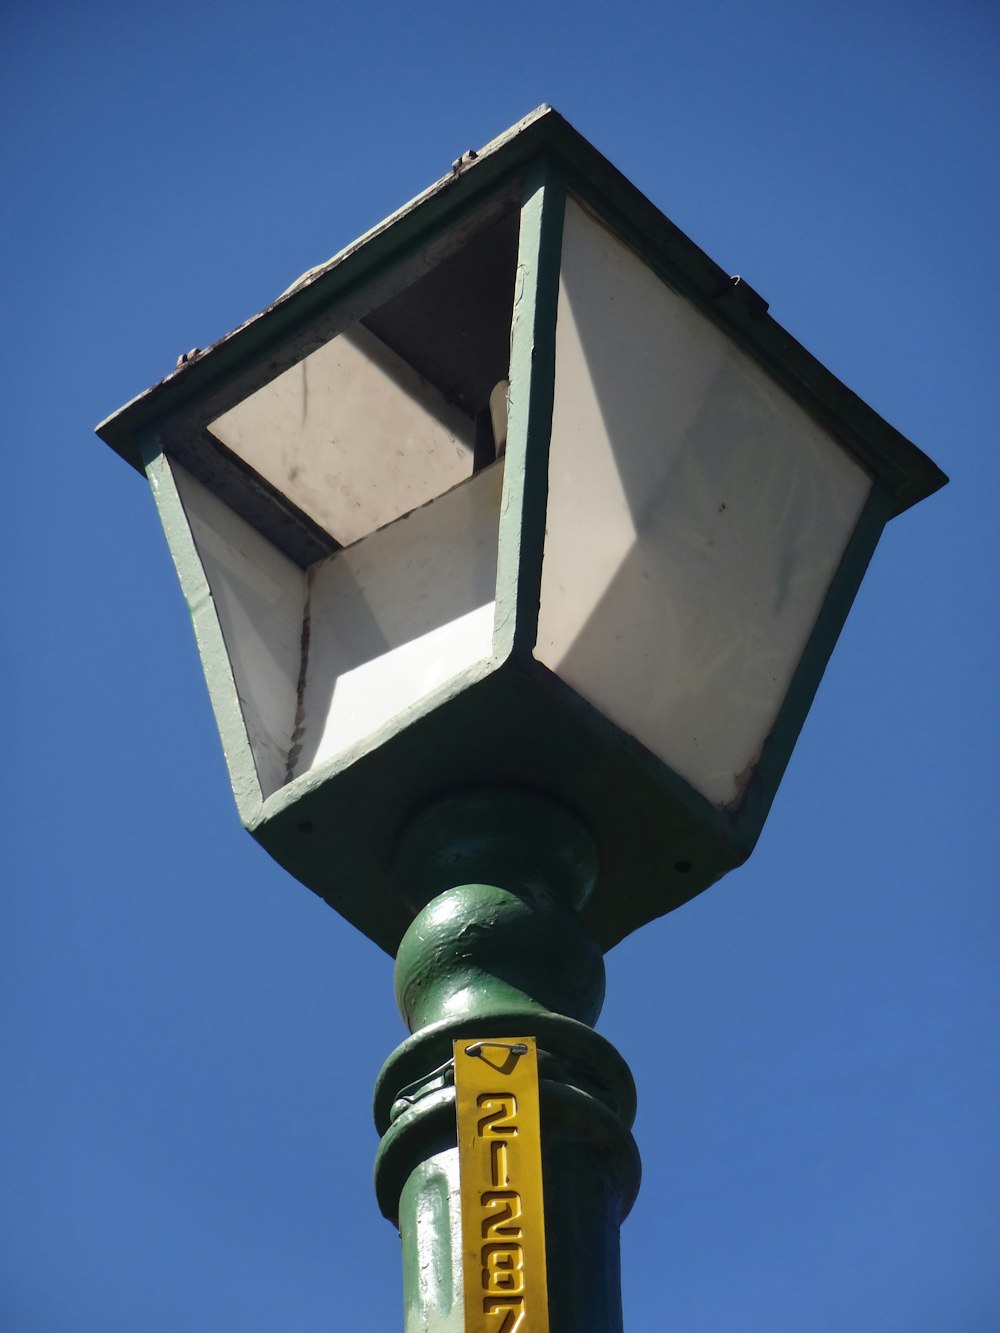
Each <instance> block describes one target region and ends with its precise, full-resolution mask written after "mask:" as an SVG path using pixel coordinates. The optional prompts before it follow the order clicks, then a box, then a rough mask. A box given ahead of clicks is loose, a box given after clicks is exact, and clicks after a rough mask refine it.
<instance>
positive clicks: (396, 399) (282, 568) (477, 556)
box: [160, 210, 518, 796]
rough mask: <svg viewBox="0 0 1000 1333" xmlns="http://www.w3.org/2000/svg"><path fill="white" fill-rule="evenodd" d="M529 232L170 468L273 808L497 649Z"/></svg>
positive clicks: (337, 350)
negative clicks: (513, 374) (515, 365)
mask: <svg viewBox="0 0 1000 1333" xmlns="http://www.w3.org/2000/svg"><path fill="white" fill-rule="evenodd" d="M517 233H518V218H517V213H516V211H510V210H508V211H506V212H505V213H504V214H503V215H502V216H501V217H500V218H499V219H498V220H496V219H494V220H491V222H490V224H489V225H488V226H486V227H483V228H480V229H479V230H477V231H474V232H473V233H472V234H471V235H470V234H469V232H468V231H466V232H465V233H464V234H463V235H461V236H459V237H457V238H456V241H455V244H454V245H453V247H452V248H451V250H450V252H449V253H448V254H447V255H446V256H445V257H444V258H442V259H440V260H439V262H437V263H435V264H434V265H433V266H432V267H428V266H427V265H426V263H425V265H424V267H423V270H422V271H421V272H419V274H416V275H414V274H413V272H412V270H410V271H409V272H408V273H407V281H406V282H405V285H402V286H401V287H400V288H399V289H398V290H396V291H394V292H393V293H392V294H391V295H390V296H389V298H388V299H386V300H384V301H382V303H381V304H378V305H377V306H376V307H375V308H374V309H373V310H371V311H370V312H368V313H367V314H365V315H364V316H363V317H361V318H359V319H358V318H355V319H352V320H351V321H350V322H348V323H347V324H346V327H344V328H342V330H341V331H340V332H339V333H337V334H336V335H335V336H334V337H332V338H331V339H329V340H328V341H326V342H325V343H324V344H323V345H322V346H320V347H318V348H316V349H315V350H313V351H311V352H309V354H308V355H306V356H305V357H304V358H302V359H301V360H299V361H298V362H297V363H296V364H295V365H293V366H292V367H291V368H290V369H289V370H286V371H284V372H283V373H282V374H280V375H278V376H277V377H276V378H274V379H272V380H271V381H269V382H268V383H267V384H265V385H264V386H263V387H262V388H259V389H258V390H257V391H256V392H254V393H252V394H251V395H250V396H248V397H247V398H245V399H244V400H243V401H241V402H240V403H238V404H237V405H236V406H235V407H232V408H230V409H229V410H227V411H226V412H224V413H222V414H221V415H219V416H218V417H216V418H215V419H214V420H212V421H211V422H210V424H209V427H208V431H207V434H206V435H205V436H203V437H202V455H204V454H205V453H206V452H207V453H208V455H209V460H208V462H207V463H206V460H205V458H204V456H202V457H200V458H194V459H192V458H191V457H189V456H184V457H183V458H181V459H178V458H173V459H169V460H168V459H164V460H161V462H160V467H161V469H162V468H165V469H166V470H167V471H168V472H169V475H170V478H171V481H172V486H173V490H174V494H175V495H176V496H177V498H178V500H179V502H180V506H181V509H182V512H183V515H184V517H185V520H186V525H187V530H188V533H189V535H190V539H191V541H192V543H193V547H194V551H195V555H196V559H197V560H198V562H199V564H200V567H201V572H202V574H203V576H204V580H205V582H207V584H208V587H209V589H210V591H211V596H212V601H213V603H214V608H215V612H216V614H217V616H218V623H219V627H220V629H221V631H222V635H223V638H224V640H225V649H226V657H227V659H228V668H227V669H228V671H229V673H230V675H231V681H232V684H234V685H235V687H236V692H237V695H238V699H239V705H240V710H241V713H242V717H243V722H244V725H245V729H246V734H247V737H248V739H249V742H250V748H251V751H252V754H253V759H254V764H255V767H256V772H257V778H258V782H259V785H260V788H261V791H262V794H263V795H264V796H267V795H269V794H270V793H272V792H274V791H276V790H277V789H278V788H279V787H281V786H283V785H284V784H285V783H287V782H289V781H291V780H292V779H293V778H295V777H297V776H300V775H301V774H302V773H305V772H308V771H309V770H310V769H311V768H313V767H315V766H316V765H319V764H321V763H323V762H325V761H326V760H329V759H331V758H335V757H336V756H337V755H338V754H340V753H342V752H344V751H345V750H348V749H350V748H351V747H354V746H356V745H358V744H359V743H362V742H364V740H365V738H366V737H368V736H370V735H371V734H372V733H373V732H375V731H377V730H379V728H380V727H383V726H384V725H385V724H387V723H388V722H390V721H391V719H392V718H393V717H395V716H396V715H397V714H399V713H400V712H402V711H403V710H405V709H406V708H407V707H408V706H410V705H412V704H414V703H416V702H418V701H419V700H420V699H422V698H424V697H425V696H426V695H428V694H429V693H431V692H432V691H434V690H436V689H437V688H438V687H440V686H442V685H444V684H446V683H447V682H448V681H449V680H451V679H452V678H454V677H455V676H456V675H458V674H460V673H462V672H464V671H466V670H467V669H468V668H469V667H470V666H473V665H474V664H475V663H476V662H478V661H481V660H483V659H487V658H489V656H490V654H491V652H492V645H493V620H494V609H495V596H496V564H497V542H498V530H499V514H500V500H501V490H502V483H503V459H502V457H499V458H498V448H497V443H498V441H497V435H498V434H500V432H501V428H502V423H500V422H498V420H497V413H496V410H495V409H496V402H497V393H496V391H497V389H498V386H500V385H503V384H505V382H506V379H507V375H508V363H509V356H510V351H509V344H510V326H511V317H512V308H513V298H514V277H515V271H516V265H517ZM491 395H492V396H493V399H494V412H493V413H492V414H491V412H490V399H491ZM220 473H221V474H223V484H219V475H220ZM226 476H228V478H229V480H230V483H231V484H225V480H226ZM206 483H207V484H206ZM161 489H162V488H161ZM247 496H252V501H253V502H252V503H248V502H247V498H246V497H247ZM289 515H291V516H292V519H293V520H294V521H293V522H292V524H291V529H290V525H289ZM290 530H291V532H292V537H291V538H289V531H290ZM303 531H305V532H307V533H311V534H316V533H318V534H319V539H318V541H312V540H310V541H306V542H303V541H301V540H298V539H297V538H296V537H295V534H296V533H298V534H299V535H301V533H302V532H303ZM222 688H225V686H223V687H222ZM230 688H231V687H230Z"/></svg>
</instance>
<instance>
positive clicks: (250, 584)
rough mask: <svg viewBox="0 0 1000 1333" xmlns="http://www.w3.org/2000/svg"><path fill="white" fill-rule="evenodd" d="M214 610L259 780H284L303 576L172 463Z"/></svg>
mask: <svg viewBox="0 0 1000 1333" xmlns="http://www.w3.org/2000/svg"><path fill="white" fill-rule="evenodd" d="M171 471H172V473H173V476H174V481H175V483H176V485H177V492H178V494H179V495H180V498H181V503H182V504H183V506H184V512H185V515H186V517H187V521H188V526H189V527H190V530H191V536H192V537H193V539H194V543H195V548H196V550H197V552H198V557H199V559H200V560H201V564H202V568H203V569H204V571H205V578H206V579H207V581H208V585H209V588H210V589H211V593H212V600H213V602H214V603H215V609H216V613H217V614H218V617H219V623H220V626H221V628H222V634H223V637H224V638H225V641H226V648H227V650H228V652H229V661H230V666H231V669H232V673H233V679H234V681H235V683H236V691H237V694H238V695H239V701H240V708H241V710H242V713H243V721H244V724H245V726H246V729H247V738H248V740H249V742H250V748H251V751H252V752H253V757H254V764H255V766H256V769H257V779H258V781H259V782H260V785H261V790H262V791H263V793H264V795H265V796H269V795H270V794H271V793H272V792H273V791H277V789H278V788H279V787H281V786H283V785H284V783H285V782H286V781H287V765H288V747H289V740H290V737H291V734H292V728H293V726H294V722H295V688H296V682H297V680H298V677H299V662H300V659H301V644H302V615H303V612H304V610H305V601H306V576H305V574H304V573H303V572H302V570H301V569H299V568H298V566H297V565H295V564H293V563H292V561H291V560H289V559H288V558H287V556H284V555H282V554H281V552H280V551H279V550H277V548H276V547H274V546H272V545H271V543H270V542H269V541H267V540H266V539H265V538H263V537H261V536H260V534H259V533H258V532H256V531H255V529H254V528H252V527H251V526H250V524H249V523H247V522H245V521H244V520H243V519H242V518H240V517H239V516H238V515H237V514H234V513H233V511H232V510H231V509H229V508H228V507H227V506H226V505H225V504H223V503H222V501H221V500H218V499H217V498H216V497H215V496H214V495H213V494H212V492H211V491H209V490H208V489H207V488H206V487H204V486H203V485H202V484H201V482H199V481H196V480H195V478H194V477H192V476H191V475H190V473H188V472H186V471H185V469H184V468H182V467H181V466H180V465H179V464H178V463H172V464H171Z"/></svg>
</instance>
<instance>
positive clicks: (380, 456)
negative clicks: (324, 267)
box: [210, 324, 474, 546]
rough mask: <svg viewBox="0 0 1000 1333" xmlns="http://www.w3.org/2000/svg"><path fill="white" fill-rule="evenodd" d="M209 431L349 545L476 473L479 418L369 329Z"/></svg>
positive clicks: (320, 354)
mask: <svg viewBox="0 0 1000 1333" xmlns="http://www.w3.org/2000/svg"><path fill="white" fill-rule="evenodd" d="M210 430H211V433H212V434H213V435H214V436H215V437H216V439H218V440H221V441H222V443H223V444H224V445H226V446H227V448H229V449H231V450H232V451H233V453H235V454H236V455H237V456H238V457H240V458H242V459H243V461H244V462H245V463H248V464H249V465H250V466H251V467H252V468H253V469H254V470H255V471H256V472H258V473H260V475H261V476H262V477H263V478H264V479H265V480H266V481H268V482H270V483H271V485H272V486H273V487H274V488H275V489H276V490H278V491H280V492H281V493H282V494H284V495H287V496H288V498H289V499H290V500H292V501H293V502H294V504H296V505H297V506H298V508H299V509H301V510H302V511H303V513H305V514H308V516H309V517H310V518H311V519H312V520H313V521H314V522H316V523H318V524H319V526H320V527H321V528H323V529H325V530H326V531H327V532H328V533H329V534H330V536H331V537H333V538H334V539H335V540H336V541H338V542H339V543H340V544H341V545H342V546H346V545H348V544H349V543H350V542H354V541H357V540H358V538H359V537H363V536H365V534H366V533H369V532H372V531H374V529H375V528H380V527H383V526H384V525H385V524H386V523H391V522H392V520H393V519H395V518H398V517H399V516H400V514H405V513H408V512H409V510H411V509H415V508H416V507H417V506H418V505H422V504H424V503H426V501H428V500H430V499H431V498H432V497H433V496H435V495H439V494H440V493H441V492H442V491H444V490H447V489H448V487H450V486H454V485H456V483H458V482H460V481H462V480H463V479H464V478H465V477H468V476H471V474H472V449H473V444H474V440H473V433H474V425H473V422H472V421H471V419H470V418H469V417H468V416H466V415H465V414H464V413H463V412H460V411H459V410H458V408H456V407H453V406H452V405H451V404H450V403H448V402H447V401H446V400H445V398H444V397H443V395H442V394H441V393H440V392H438V390H437V389H435V388H434V387H433V385H431V384H429V383H428V382H427V381H426V380H424V379H422V378H421V377H420V376H419V375H418V374H417V373H416V371H414V370H413V369H412V368H411V367H410V366H409V365H407V363H406V362H405V361H404V360H403V359H402V358H401V357H399V356H397V355H396V354H395V352H392V351H390V349H389V348H388V347H387V346H386V345H385V343H383V342H380V341H379V339H378V338H376V337H375V336H374V334H372V333H369V332H368V330H367V329H364V328H362V327H361V325H360V324H358V325H355V326H354V327H353V328H351V329H350V330H348V331H347V332H346V333H342V334H341V335H340V336H339V337H338V338H333V339H332V340H331V341H330V342H328V343H326V344H325V345H324V346H323V347H321V348H319V350H318V351H315V352H313V353H312V354H311V355H310V356H307V357H306V358H305V359H304V360H302V361H300V362H299V363H298V365H296V366H293V367H292V368H291V370H286V371H285V373H284V374H283V375H279V376H278V378H277V379H274V380H272V381H271V383H270V384H266V385H265V386H264V387H263V388H262V389H259V390H258V391H257V392H256V393H255V394H251V396H250V397H249V398H247V399H245V400H244V401H243V402H242V403H240V404H239V405H238V406H237V407H234V408H233V409H232V410H231V411H229V412H226V413H225V414H224V415H223V416H221V417H218V418H217V419H216V420H215V421H213V422H212V424H211V427H210Z"/></svg>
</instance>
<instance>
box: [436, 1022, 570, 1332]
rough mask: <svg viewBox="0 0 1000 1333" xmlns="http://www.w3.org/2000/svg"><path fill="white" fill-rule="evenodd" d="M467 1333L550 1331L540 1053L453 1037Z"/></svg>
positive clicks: (498, 1041) (513, 1041) (527, 1045)
mask: <svg viewBox="0 0 1000 1333" xmlns="http://www.w3.org/2000/svg"><path fill="white" fill-rule="evenodd" d="M455 1093H456V1105H457V1113H458V1166H459V1182H460V1189H461V1208H462V1278H463V1283H464V1288H465V1333H548V1329H549V1305H548V1290H547V1286H546V1280H545V1215H544V1211H543V1207H542V1141H541V1134H540V1130H539V1119H538V1052H537V1050H536V1048H535V1041H534V1038H533V1037H509V1038H508V1037H504V1038H496V1037H494V1038H491V1039H490V1040H489V1041H470V1040H468V1039H467V1040H465V1041H456V1042H455Z"/></svg>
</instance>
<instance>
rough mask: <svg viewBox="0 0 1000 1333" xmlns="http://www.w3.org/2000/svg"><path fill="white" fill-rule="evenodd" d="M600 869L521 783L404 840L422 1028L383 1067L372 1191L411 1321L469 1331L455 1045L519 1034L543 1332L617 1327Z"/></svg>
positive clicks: (627, 1148)
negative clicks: (590, 897) (540, 1199)
mask: <svg viewBox="0 0 1000 1333" xmlns="http://www.w3.org/2000/svg"><path fill="white" fill-rule="evenodd" d="M595 864H596V859H595V856H594V852H593V848H592V845H591V844H590V840H589V837H588V836H587V834H586V832H585V831H584V830H583V829H582V828H581V826H580V825H579V824H577V823H576V821H575V820H574V819H573V818H572V816H569V815H568V814H567V812H565V811H564V810H562V809H561V808H560V807H558V806H555V805H553V804H552V803H550V802H548V801H546V800H545V799H544V798H541V797H536V796H533V795H530V794H525V793H519V792H487V793H478V794H476V795H474V796H471V797H467V798H459V799H456V800H454V801H449V802H445V803H443V804H442V805H440V806H437V807H433V808H432V809H431V810H430V811H428V812H427V813H426V815H424V816H422V817H420V818H419V819H418V820H417V821H415V822H414V824H413V825H411V827H410V829H409V830H408V831H407V834H406V835H405V836H404V839H403V844H402V847H401V854H400V857H399V858H398V862H397V865H398V870H399V873H400V875H403V876H406V878H407V880H408V883H409V885H410V889H411V892H412V893H413V895H414V900H415V903H416V902H420V901H422V906H421V907H420V910H419V911H418V913H417V916H416V918H415V919H414V921H413V924H412V925H411V927H410V929H409V931H408V932H407V934H406V936H405V937H404V939H403V941H402V943H401V945H400V949H399V953H398V956H397V960H396V994H397V998H398V1000H399V1004H400V1008H401V1010H402V1012H403V1015H404V1018H405V1019H406V1021H407V1024H408V1026H409V1027H410V1028H411V1031H412V1033H413V1035H412V1036H411V1037H410V1038H409V1039H408V1040H407V1041H405V1042H404V1043H403V1044H402V1046H400V1047H399V1048H398V1049H397V1050H396V1051H395V1052H394V1053H393V1055H392V1056H390V1058H389V1060H388V1061H387V1062H386V1065H385V1067H384V1068H383V1070H382V1073H381V1074H380V1076H379V1081H378V1085H377V1088H376V1094H375V1116H376V1123H377V1125H378V1128H379V1131H380V1133H381V1134H382V1136H383V1137H382V1142H381V1145H380V1148H379V1153H378V1159H377V1164H376V1194H377V1197H378V1201H379V1206H380V1207H381V1209H382V1212H383V1213H384V1214H385V1216H386V1217H388V1218H389V1219H390V1220H391V1221H393V1222H395V1223H397V1225H398V1226H399V1230H400V1236H401V1240H402V1247H403V1278H404V1301H405V1310H406V1324H405V1328H406V1333H445V1331H446V1330H455V1333H458V1331H459V1330H462V1329H463V1328H464V1327H465V1324H464V1313H463V1310H464V1306H463V1300H464V1296H463V1283H462V1241H461V1225H460V1217H459V1173H458V1148H457V1138H456V1122H455V1089H454V1067H453V1064H452V1063H451V1060H450V1057H451V1051H452V1042H453V1041H454V1040H456V1039H465V1038H469V1039H472V1040H476V1039H479V1040H482V1039H486V1038H489V1037H506V1038H510V1037H511V1036H520V1035H524V1036H532V1037H534V1038H535V1039H536V1041H537V1046H538V1051H539V1061H538V1064H539V1091H540V1108H541V1138H542V1142H541V1153H542V1178H543V1191H544V1214H545V1235H546V1242H545V1250H546V1256H545V1257H546V1268H547V1274H548V1328H549V1331H550V1333H584V1331H589V1330H593V1333H617V1331H618V1330H620V1329H621V1327H622V1313H621V1279H620V1267H619V1228H620V1225H621V1222H622V1220H623V1218H624V1217H625V1216H626V1214H627V1213H628V1210H629V1208H630V1207H631V1205H632V1202H633V1200H634V1198H635V1194H636V1191H637V1189H638V1184H639V1158H638V1152H637V1150H636V1147H635V1143H634V1140H633V1138H632V1135H631V1133H630V1127H631V1124H632V1119H633V1116H634V1113H635V1090H634V1084H633V1082H632V1077H631V1074H630V1073H629V1070H628V1067H627V1066H626V1065H625V1063H624V1061H623V1060H622V1059H621V1057H620V1056H619V1055H618V1053H617V1052H616V1051H615V1050H614V1048H613V1047H612V1046H611V1045H610V1044H609V1043H608V1042H606V1041H605V1040H604V1039H603V1038H602V1037H600V1036H598V1034H597V1033H596V1032H595V1031H594V1030H593V1028H592V1026H591V1024H592V1023H593V1022H594V1021H595V1019H596V1018H597V1015H598V1013H599V1011H600V1007H601V1002H602V999H603V995H604V964H603V958H602V956H601V952H600V949H599V948H598V946H597V945H596V944H595V943H594V941H593V940H592V939H591V937H590V935H589V934H588V933H587V931H586V929H585V927H584V925H583V923H582V922H581V920H580V918H579V916H578V915H577V913H576V911H575V907H576V906H578V905H579V904H580V902H581V901H582V899H583V898H584V897H585V896H586V893H587V892H588V891H589V887H590V885H591V882H592V879H593V874H594V868H595ZM456 876H458V877H459V882H456ZM438 885H440V886H443V892H439V893H433V889H434V887H436V886H438ZM495 1323H496V1325H497V1333H500V1329H501V1324H502V1320H501V1318H500V1317H497V1318H496V1319H495ZM524 1333H530V1329H525V1330H524Z"/></svg>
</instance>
